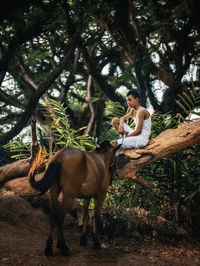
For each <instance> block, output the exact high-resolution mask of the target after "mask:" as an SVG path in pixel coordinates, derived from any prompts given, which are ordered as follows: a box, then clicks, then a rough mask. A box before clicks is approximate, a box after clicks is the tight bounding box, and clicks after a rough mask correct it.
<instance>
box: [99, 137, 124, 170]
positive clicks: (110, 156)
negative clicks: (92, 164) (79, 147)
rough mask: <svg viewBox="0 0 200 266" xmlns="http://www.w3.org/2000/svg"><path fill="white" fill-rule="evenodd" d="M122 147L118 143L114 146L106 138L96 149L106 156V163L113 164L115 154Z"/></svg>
mask: <svg viewBox="0 0 200 266" xmlns="http://www.w3.org/2000/svg"><path fill="white" fill-rule="evenodd" d="M120 147H121V144H120V145H117V146H116V147H113V146H112V145H111V144H110V142H109V141H108V140H104V141H103V142H101V144H100V145H99V146H98V147H97V148H96V150H95V151H96V152H98V153H99V154H103V155H104V158H105V159H104V161H105V163H107V164H108V165H111V164H113V163H114V161H115V154H116V152H117V151H118V150H119V148H120Z"/></svg>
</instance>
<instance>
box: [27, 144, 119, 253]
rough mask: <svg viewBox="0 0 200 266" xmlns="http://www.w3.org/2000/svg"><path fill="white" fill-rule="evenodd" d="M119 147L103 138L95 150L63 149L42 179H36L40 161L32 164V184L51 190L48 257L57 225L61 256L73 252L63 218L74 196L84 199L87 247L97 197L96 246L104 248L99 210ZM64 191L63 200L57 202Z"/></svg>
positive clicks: (84, 234)
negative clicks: (92, 204)
mask: <svg viewBox="0 0 200 266" xmlns="http://www.w3.org/2000/svg"><path fill="white" fill-rule="evenodd" d="M118 148H119V146H118V147H115V148H114V147H113V146H111V145H110V143H109V142H108V141H104V142H103V143H102V144H101V145H100V147H98V148H96V149H95V150H94V151H92V152H85V151H80V150H78V149H75V148H64V149H62V150H60V151H58V152H57V153H56V154H55V155H54V156H53V157H52V158H51V160H50V162H49V164H48V167H47V169H46V171H45V173H44V176H43V177H42V178H41V179H40V180H35V175H36V173H37V169H38V165H37V164H38V163H37V162H36V163H33V166H32V168H31V170H30V173H29V181H30V184H31V186H32V187H33V188H34V189H36V190H38V191H40V192H42V193H45V192H46V191H47V190H48V189H50V190H49V195H50V199H49V203H50V234H49V237H48V239H47V241H46V247H45V255H46V256H50V255H52V253H53V250H52V245H53V238H52V234H53V229H54V226H56V229H57V248H58V249H60V251H61V254H62V255H65V256H68V255H69V254H70V253H69V248H68V246H67V245H66V243H65V239H64V235H63V221H64V217H65V213H66V212H67V211H70V209H71V207H72V205H73V202H74V199H75V198H83V199H84V213H83V231H82V235H81V238H80V245H84V246H85V245H86V244H87V237H86V227H87V222H88V206H89V203H90V200H91V198H94V199H95V211H94V222H93V247H94V249H100V248H101V244H100V242H99V224H100V210H101V208H102V205H103V202H104V199H105V196H106V192H107V189H108V185H109V184H110V182H111V176H110V167H111V165H112V163H113V161H114V157H115V153H116V151H117V150H118ZM36 161H37V158H36ZM61 192H62V194H63V197H62V202H61V204H58V197H59V194H60V193H61Z"/></svg>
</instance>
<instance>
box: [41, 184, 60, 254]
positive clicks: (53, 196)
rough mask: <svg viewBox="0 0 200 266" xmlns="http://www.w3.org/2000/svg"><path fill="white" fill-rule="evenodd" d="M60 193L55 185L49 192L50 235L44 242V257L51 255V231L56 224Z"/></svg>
mask: <svg viewBox="0 0 200 266" xmlns="http://www.w3.org/2000/svg"><path fill="white" fill-rule="evenodd" d="M59 193H60V188H59V186H57V185H54V186H53V187H52V188H51V189H50V191H49V208H50V217H49V222H50V233H49V236H48V238H47V241H46V247H45V250H44V254H45V256H51V255H53V237H52V234H53V229H54V226H55V223H56V208H57V204H58V196H59Z"/></svg>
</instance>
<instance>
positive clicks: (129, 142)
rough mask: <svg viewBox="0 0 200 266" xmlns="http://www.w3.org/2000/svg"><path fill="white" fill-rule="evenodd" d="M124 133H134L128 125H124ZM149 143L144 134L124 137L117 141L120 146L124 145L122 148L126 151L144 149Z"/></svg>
mask: <svg viewBox="0 0 200 266" xmlns="http://www.w3.org/2000/svg"><path fill="white" fill-rule="evenodd" d="M123 128H124V133H125V134H127V133H131V132H132V131H133V129H132V128H130V127H129V126H128V125H127V124H126V123H124V124H123ZM148 142H149V139H146V138H144V137H143V136H142V134H140V135H137V136H132V137H126V136H125V137H122V138H120V139H118V140H117V143H118V144H122V147H123V148H125V149H131V148H142V147H144V146H146V145H147V144H148Z"/></svg>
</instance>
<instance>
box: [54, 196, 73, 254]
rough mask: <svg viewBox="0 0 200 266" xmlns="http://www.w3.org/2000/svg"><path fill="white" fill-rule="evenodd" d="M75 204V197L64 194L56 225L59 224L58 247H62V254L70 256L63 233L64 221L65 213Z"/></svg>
mask: <svg viewBox="0 0 200 266" xmlns="http://www.w3.org/2000/svg"><path fill="white" fill-rule="evenodd" d="M72 205H73V198H69V197H67V198H66V196H64V195H63V203H62V206H60V208H59V209H58V211H57V219H56V226H57V235H58V242H57V248H59V249H60V251H61V254H62V255H63V256H69V255H70V252H69V248H68V246H67V245H66V243H65V238H64V234H63V222H64V218H65V213H66V212H67V211H69V210H70V209H71V207H72Z"/></svg>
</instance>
